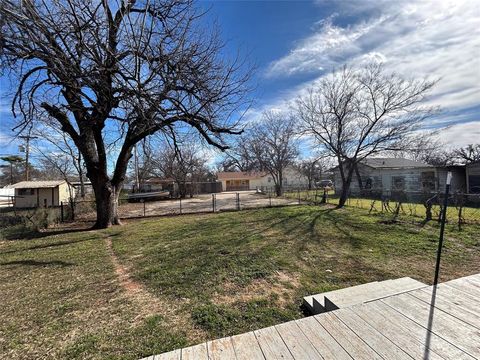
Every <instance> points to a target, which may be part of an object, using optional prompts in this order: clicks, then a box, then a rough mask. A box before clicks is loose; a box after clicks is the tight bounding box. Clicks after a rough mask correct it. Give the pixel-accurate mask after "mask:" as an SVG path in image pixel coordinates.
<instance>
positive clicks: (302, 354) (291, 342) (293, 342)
mask: <svg viewBox="0 0 480 360" xmlns="http://www.w3.org/2000/svg"><path fill="white" fill-rule="evenodd" d="M275 328H276V329H277V331H278V333H279V334H280V336H281V337H282V339H283V342H284V343H285V345H287V347H288V349H289V350H290V353H291V354H292V356H293V358H294V359H305V360H308V359H321V358H322V357H321V355H320V354H319V353H318V351H317V349H315V347H314V346H313V345H312V343H311V342H310V340H308V338H307V337H306V336H305V335H304V334H303V332H302V331H301V330H300V328H299V327H298V325H297V324H296V323H295V321H290V322H287V323H283V324H280V325H277V326H275Z"/></svg>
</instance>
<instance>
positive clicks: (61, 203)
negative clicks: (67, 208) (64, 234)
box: [60, 201, 63, 222]
mask: <svg viewBox="0 0 480 360" xmlns="http://www.w3.org/2000/svg"><path fill="white" fill-rule="evenodd" d="M60 217H61V219H62V222H63V201H60Z"/></svg>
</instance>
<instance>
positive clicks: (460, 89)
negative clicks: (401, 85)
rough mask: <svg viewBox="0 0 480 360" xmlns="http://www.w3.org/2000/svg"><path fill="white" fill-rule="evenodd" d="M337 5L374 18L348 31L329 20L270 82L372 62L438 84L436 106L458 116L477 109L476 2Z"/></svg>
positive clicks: (275, 69)
mask: <svg viewBox="0 0 480 360" xmlns="http://www.w3.org/2000/svg"><path fill="white" fill-rule="evenodd" d="M399 3H400V4H399ZM339 4H340V6H341V7H342V9H341V10H342V11H343V10H345V12H347V13H349V14H352V13H362V14H365V12H366V11H370V12H374V13H376V15H375V16H373V15H371V14H370V15H371V16H365V19H366V20H364V21H361V22H359V23H357V24H355V25H351V26H347V27H340V26H336V25H334V24H333V23H332V20H331V18H329V19H328V21H325V22H324V23H323V26H322V27H321V28H320V29H319V30H318V31H317V32H316V33H314V34H313V35H311V36H308V37H307V38H305V39H303V40H301V41H300V42H299V44H298V45H297V46H296V47H295V48H294V49H293V50H291V52H290V53H289V54H287V55H286V56H284V57H282V58H280V59H278V60H276V61H274V62H272V63H271V64H270V66H269V68H268V70H267V72H266V76H267V77H281V76H291V75H295V74H308V73H312V74H316V75H315V76H316V77H317V78H318V77H322V76H323V74H324V72H325V71H329V70H331V69H332V68H333V67H334V66H339V65H341V64H343V63H350V64H359V63H362V62H364V61H365V60H372V59H374V60H376V61H381V62H383V63H385V64H386V66H387V68H389V69H391V70H395V71H396V72H398V73H400V74H402V75H405V76H414V77H431V78H439V79H440V81H439V83H438V85H437V86H436V88H435V89H434V91H433V92H432V97H431V101H430V102H431V103H432V104H434V105H440V106H442V107H443V108H444V109H447V110H458V109H462V108H465V107H471V106H474V105H477V104H478V103H479V100H480V72H479V69H480V12H479V10H478V6H477V4H476V3H475V2H474V1H468V0H464V1H460V0H455V1H416V2H406V1H402V2H394V1H386V2H381V3H380V4H378V6H377V7H375V8H374V5H373V4H374V2H369V1H367V2H365V3H363V2H359V1H347V2H343V1H342V2H339ZM359 4H361V6H360V5H359ZM369 4H370V5H371V6H369ZM374 10H375V11H374ZM337 12H339V13H340V14H341V15H342V14H344V12H341V11H340V10H339V9H337ZM307 85H308V84H304V86H307Z"/></svg>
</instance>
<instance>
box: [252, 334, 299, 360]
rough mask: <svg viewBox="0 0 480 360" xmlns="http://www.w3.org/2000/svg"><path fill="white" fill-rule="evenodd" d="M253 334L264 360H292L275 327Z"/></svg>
mask: <svg viewBox="0 0 480 360" xmlns="http://www.w3.org/2000/svg"><path fill="white" fill-rule="evenodd" d="M254 333H255V336H256V338H257V341H258V344H259V345H260V348H261V349H262V352H263V355H264V356H265V359H267V360H270V359H272V360H273V359H294V358H293V356H292V354H291V353H290V350H288V347H287V345H285V343H284V342H283V339H282V338H281V337H280V334H279V333H278V331H277V330H276V329H275V327H273V326H271V327H268V328H265V329H260V330H255V331H254Z"/></svg>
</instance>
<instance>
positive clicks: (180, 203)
mask: <svg viewBox="0 0 480 360" xmlns="http://www.w3.org/2000/svg"><path fill="white" fill-rule="evenodd" d="M179 200H180V215H181V214H182V198H180V199H179Z"/></svg>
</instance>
